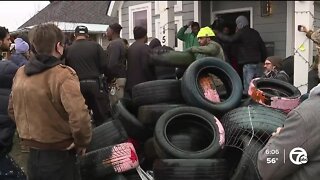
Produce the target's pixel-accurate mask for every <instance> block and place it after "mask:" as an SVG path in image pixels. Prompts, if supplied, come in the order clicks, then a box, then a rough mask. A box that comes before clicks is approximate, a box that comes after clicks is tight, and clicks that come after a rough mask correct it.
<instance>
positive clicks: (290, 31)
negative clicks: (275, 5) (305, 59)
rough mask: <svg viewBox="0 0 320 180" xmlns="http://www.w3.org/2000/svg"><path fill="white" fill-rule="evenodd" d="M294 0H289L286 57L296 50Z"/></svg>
mask: <svg viewBox="0 0 320 180" xmlns="http://www.w3.org/2000/svg"><path fill="white" fill-rule="evenodd" d="M294 5H295V3H294V1H287V33H286V57H288V56H290V55H292V54H293V52H294V38H295V37H294V23H295V22H294V16H295V15H294Z"/></svg>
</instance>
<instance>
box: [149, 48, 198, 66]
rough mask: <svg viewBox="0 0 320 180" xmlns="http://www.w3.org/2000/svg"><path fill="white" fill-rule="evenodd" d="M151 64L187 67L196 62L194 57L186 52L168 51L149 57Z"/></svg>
mask: <svg viewBox="0 0 320 180" xmlns="http://www.w3.org/2000/svg"><path fill="white" fill-rule="evenodd" d="M151 59H152V62H153V63H154V65H156V66H169V67H188V66H189V65H190V64H191V63H192V62H194V61H195V60H196V58H195V56H194V55H193V54H192V53H190V52H186V51H182V52H180V51H170V52H167V53H163V54H161V55H156V54H155V55H151Z"/></svg>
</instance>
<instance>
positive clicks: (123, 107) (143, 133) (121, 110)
mask: <svg viewBox="0 0 320 180" xmlns="http://www.w3.org/2000/svg"><path fill="white" fill-rule="evenodd" d="M128 106H130V101H128V100H126V99H121V100H119V101H118V102H117V103H116V104H115V105H114V106H113V108H112V115H113V118H114V119H119V120H120V122H121V124H122V125H123V127H124V129H125V130H126V132H127V134H128V136H129V137H130V138H134V139H137V140H140V141H144V140H146V139H148V138H149V137H151V136H152V131H149V130H148V129H147V128H146V127H145V126H144V125H143V124H142V123H141V122H140V121H139V120H138V119H137V118H136V117H135V116H134V115H133V114H131V113H130V112H129V111H128V110H127V107H128Z"/></svg>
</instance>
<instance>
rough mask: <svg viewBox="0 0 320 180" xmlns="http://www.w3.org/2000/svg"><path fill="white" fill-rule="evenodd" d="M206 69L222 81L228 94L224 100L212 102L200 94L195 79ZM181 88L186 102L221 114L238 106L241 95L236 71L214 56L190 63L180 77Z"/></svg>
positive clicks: (240, 84)
mask: <svg viewBox="0 0 320 180" xmlns="http://www.w3.org/2000/svg"><path fill="white" fill-rule="evenodd" d="M209 68H210V69H209ZM211 68H212V69H211ZM206 69H209V70H210V72H212V73H213V74H214V75H216V76H217V77H218V78H220V79H221V81H222V82H223V83H224V86H225V89H226V91H227V93H228V94H230V96H229V97H228V99H226V100H225V101H224V102H221V103H212V102H210V101H209V100H207V99H205V97H204V95H202V92H201V90H200V87H199V86H198V83H197V79H198V76H199V74H200V72H202V71H203V70H206ZM181 90H182V96H183V97H184V100H185V101H186V102H187V104H189V105H192V106H195V107H199V108H203V109H205V110H207V111H209V112H211V113H213V114H223V113H226V112H228V111H229V110H231V109H234V108H236V107H238V106H239V104H240V101H241V97H242V83H241V79H240V77H239V75H238V73H237V72H236V71H235V70H234V69H233V67H232V66H231V65H229V64H228V63H226V62H224V61H223V60H220V59H217V58H214V57H205V58H202V59H199V60H197V61H195V62H194V63H192V64H191V65H190V66H189V67H188V68H187V70H186V72H185V73H184V75H183V77H182V81H181Z"/></svg>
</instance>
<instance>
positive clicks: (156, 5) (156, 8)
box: [154, 1, 182, 15]
mask: <svg viewBox="0 0 320 180" xmlns="http://www.w3.org/2000/svg"><path fill="white" fill-rule="evenodd" d="M180 11H182V1H177V4H176V5H174V12H180ZM154 14H155V15H159V14H160V10H159V1H154Z"/></svg>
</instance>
